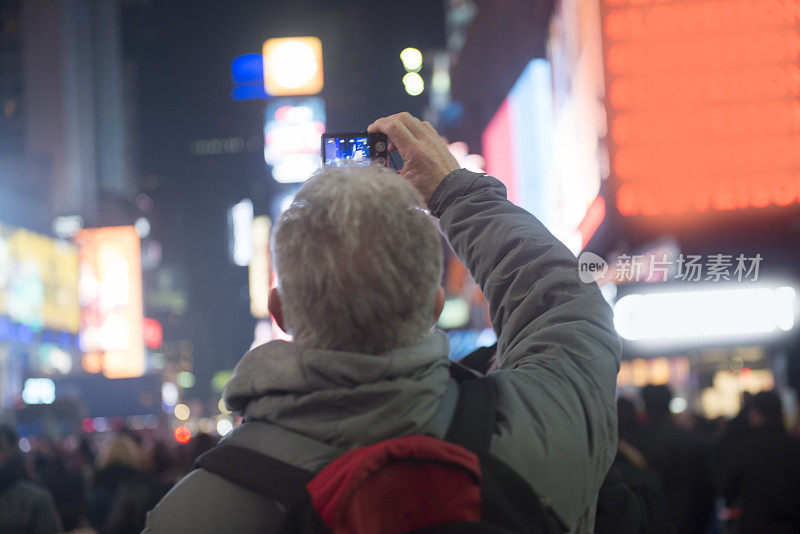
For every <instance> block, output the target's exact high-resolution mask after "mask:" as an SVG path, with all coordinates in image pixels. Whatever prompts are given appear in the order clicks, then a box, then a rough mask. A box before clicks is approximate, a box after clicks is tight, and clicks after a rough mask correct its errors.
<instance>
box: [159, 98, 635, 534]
mask: <svg viewBox="0 0 800 534" xmlns="http://www.w3.org/2000/svg"><path fill="white" fill-rule="evenodd" d="M369 130H370V131H372V132H382V133H385V134H387V135H388V137H389V139H390V140H391V144H392V147H394V148H396V149H397V150H398V151H399V153H400V156H401V157H402V158H403V161H404V162H405V164H404V167H403V169H402V171H401V173H400V174H399V175H398V174H397V173H396V172H393V171H390V170H388V169H382V168H377V167H374V166H367V167H342V168H336V167H327V168H323V169H321V170H320V171H319V172H318V173H317V174H316V175H315V176H314V177H312V178H311V179H310V180H308V181H307V182H306V183H305V184H304V185H303V186H302V187H301V189H300V191H299V192H298V193H297V195H296V196H295V199H294V201H293V203H292V205H291V206H290V207H289V208H288V209H287V210H286V212H285V213H284V214H283V215H282V216H281V219H280V221H279V223H278V225H277V228H276V230H275V232H274V235H273V237H272V239H271V242H272V245H273V258H274V260H275V265H276V268H277V274H278V287H277V288H276V289H275V290H273V291H272V292H271V294H270V298H269V302H270V309H271V311H272V314H273V316H274V317H275V320H276V321H277V322H278V324H279V325H280V326H281V327H282V328H283V329H284V330H286V331H288V332H290V333H291V334H292V335H293V336H294V341H293V342H285V341H273V342H270V343H267V344H265V345H262V346H259V347H257V348H255V349H253V350H251V351H250V352H249V353H247V354H246V355H245V356H244V358H243V359H242V360H241V361H240V362H239V364H238V365H237V366H236V369H235V371H234V375H233V377H232V379H231V380H230V382H229V383H228V385H227V387H226V389H225V393H224V397H225V402H226V404H227V405H228V407H230V408H232V409H233V410H235V411H236V412H238V413H240V414H243V415H244V417H245V422H244V424H242V425H240V426H239V427H237V428H236V429H234V430H233V431H232V432H231V433H229V434H228V436H226V438H225V439H224V440H223V441H222V442H223V443H225V444H231V445H237V446H239V447H245V448H249V449H251V450H255V451H256V452H261V453H264V454H266V455H269V456H271V457H273V458H276V459H278V460H280V461H283V462H286V463H289V464H290V465H294V466H297V467H300V468H303V469H306V470H310V471H318V470H319V469H321V468H322V467H323V466H324V465H326V464H327V463H328V462H330V461H331V460H332V459H334V458H335V456H333V454H334V451H341V450H343V449H344V450H347V449H352V448H356V447H362V446H365V445H367V444H371V443H376V442H379V441H382V440H385V439H388V438H393V437H398V436H404V435H409V434H426V435H430V436H434V437H437V438H442V437H444V436H445V433H446V431H447V429H448V426H449V423H450V420H451V417H452V414H453V411H454V407H455V405H456V400H457V397H458V395H459V386H458V384H456V383H455V382H454V381H453V380H451V378H450V372H449V361H448V346H447V338H446V336H445V335H444V333H443V332H441V331H436V330H432V325H433V324H435V321H436V318H437V316H438V314H439V312H440V311H441V309H442V306H443V303H444V292H443V290H442V289H441V287H439V282H440V278H441V272H442V248H441V241H440V237H439V232H438V230H437V226H436V223H435V221H434V219H433V218H436V219H438V221H439V225H440V226H441V229H442V231H443V232H444V234H445V235H446V237H447V238H448V240H449V242H450V244H451V245H452V247H453V249H454V250H455V251H456V253H457V254H458V256H459V258H460V259H461V260H462V261H463V262H464V264H465V265H466V266H468V268H469V270H470V272H471V274H472V275H473V277H474V278H475V280H476V281H477V282H478V283H479V284H480V285H481V288H482V289H483V292H484V295H485V296H486V298H487V301H488V302H489V307H490V313H491V319H492V324H493V326H494V329H495V332H497V334H498V338H499V339H498V345H497V367H498V371H497V372H495V373H493V374H492V375H490V378H491V379H492V380H493V381H494V382H495V383H496V384H497V390H498V391H497V395H498V398H497V412H498V418H497V423H496V425H495V428H494V433H493V435H492V436H491V447H490V449H491V452H492V453H493V454H494V455H495V456H497V457H498V458H500V459H502V460H503V461H505V463H507V464H508V465H509V466H511V467H512V468H513V469H515V470H516V471H517V472H518V473H519V474H520V475H521V476H522V477H523V478H524V479H525V480H526V481H527V482H528V483H529V484H530V485H531V486H532V487H533V488H534V490H535V491H536V492H537V493H538V495H539V496H541V498H542V499H544V500H546V501H547V502H549V503H550V506H551V507H552V509H553V510H554V511H555V513H556V514H557V515H558V517H559V518H560V519H561V520H562V521H563V522H564V523H565V525H566V526H567V527H568V530H569V532H591V531H592V530H593V526H594V518H595V507H596V502H597V495H598V491H599V489H600V486H601V484H602V481H603V479H604V477H605V475H606V473H607V472H608V469H609V467H610V466H611V463H612V461H613V459H614V456H615V454H616V451H617V429H616V425H617V421H616V414H615V412H616V408H615V401H614V394H615V388H616V375H617V373H618V370H619V361H620V343H619V339H618V337H617V335H616V332H615V330H614V326H613V321H612V313H611V310H610V308H609V306H608V305H607V303H606V302H605V301H604V299H603V297H602V296H601V294H600V292H599V290H598V288H597V286H596V284H587V283H583V282H582V281H581V280H580V278H579V276H578V267H577V262H576V259H575V256H574V255H573V254H572V253H571V252H570V251H569V250H568V249H567V248H566V247H565V246H564V245H563V244H562V243H560V242H559V241H558V240H557V239H556V238H555V237H553V235H552V234H550V232H548V231H547V230H546V229H545V227H544V226H543V225H542V224H541V223H540V222H538V221H537V220H536V219H535V218H534V217H533V216H532V215H530V214H529V213H527V212H526V211H524V210H522V209H521V208H519V207H517V206H515V205H513V204H512V203H511V202H509V201H508V200H507V199H506V190H505V187H504V186H503V184H502V183H501V182H500V181H498V180H496V179H495V178H492V177H489V176H485V175H484V174H483V173H473V172H470V171H467V170H465V169H459V166H458V164H457V163H456V160H455V159H454V158H453V156H452V155H451V154H450V152H449V151H448V150H447V147H446V145H445V144H444V142H443V141H442V140H441V138H440V137H439V135H438V134H437V133H436V131H435V130H434V128H433V127H432V126H431V125H430V124H428V123H426V122H421V121H419V120H418V119H416V118H415V117H413V116H411V115H410V114H408V113H401V114H397V115H392V116H389V117H385V118H381V119H379V120H377V121H376V122H375V123H373V124H372V125H371V126H370V128H369ZM481 380H486V379H481ZM337 454H338V452H337ZM265 476H268V475H265ZM282 514H283V512H282V511H281V507H279V506H278V505H277V503H275V502H274V501H269V500H266V501H265V498H264V497H262V496H260V495H257V494H255V493H253V492H250V491H248V490H246V489H244V488H241V487H239V486H237V485H235V484H233V483H231V482H228V481H227V480H225V479H223V478H221V477H219V476H217V475H214V474H212V473H210V472H208V471H206V470H204V469H198V470H195V471H193V472H192V473H191V474H189V475H188V476H187V477H186V478H184V479H183V480H182V481H181V482H180V483H179V484H178V485H177V486H176V487H175V488H174V489H173V490H172V491H170V493H168V494H167V495H166V497H165V498H164V499H163V500H162V501H161V503H160V504H159V505H158V506H157V507H156V508H155V509H154V510H153V511H151V512H150V513H149V514H148V522H147V524H148V528H147V529H146V531H147V532H170V533H180V532H208V531H210V530H211V529H214V528H219V529H222V530H225V531H228V532H261V533H265V532H274V531H275V529H276V528H277V526H278V524H279V522H280V520H281V518H282Z"/></svg>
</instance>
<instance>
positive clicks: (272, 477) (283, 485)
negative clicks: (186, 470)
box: [195, 444, 315, 508]
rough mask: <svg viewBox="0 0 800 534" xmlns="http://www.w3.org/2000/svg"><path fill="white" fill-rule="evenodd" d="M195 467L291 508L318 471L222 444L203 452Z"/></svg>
mask: <svg viewBox="0 0 800 534" xmlns="http://www.w3.org/2000/svg"><path fill="white" fill-rule="evenodd" d="M195 467H201V468H203V469H205V470H206V471H209V472H211V473H214V474H215V475H218V476H221V477H222V478H224V479H225V480H228V481H230V482H233V483H234V484H237V485H239V486H242V487H243V488H247V489H249V490H251V491H254V492H256V493H259V494H261V495H266V496H268V497H271V498H273V499H275V500H276V501H278V502H280V503H282V504H283V505H284V506H286V507H287V508H288V507H290V506H291V505H293V504H294V503H296V502H298V501H299V500H301V499H302V498H303V497H304V496H305V494H306V484H308V483H309V482H310V481H311V479H312V478H314V476H315V475H314V473H311V472H310V471H306V470H305V469H300V468H299V467H295V466H293V465H289V464H287V463H285V462H281V461H280V460H276V459H275V458H271V457H269V456H267V455H265V454H262V453H260V452H257V451H254V450H252V449H248V448H246V447H240V446H238V445H226V444H222V445H218V446H216V447H214V448H213V449H211V450H210V451H208V452H206V453H204V454H202V455H200V457H199V458H198V459H197V461H196V462H195Z"/></svg>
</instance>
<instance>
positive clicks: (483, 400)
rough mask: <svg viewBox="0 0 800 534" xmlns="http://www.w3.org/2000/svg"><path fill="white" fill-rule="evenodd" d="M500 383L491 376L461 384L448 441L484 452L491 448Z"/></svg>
mask: <svg viewBox="0 0 800 534" xmlns="http://www.w3.org/2000/svg"><path fill="white" fill-rule="evenodd" d="M496 409H497V386H496V384H495V383H494V380H493V379H492V377H491V376H486V377H483V378H478V379H475V380H469V381H467V382H462V383H460V384H459V385H458V403H457V404H456V409H455V413H453V420H452V421H451V423H450V428H449V429H448V430H447V435H445V438H444V439H445V440H447V441H450V442H453V443H458V444H459V445H463V446H464V447H466V448H467V449H469V450H471V451H473V452H477V453H481V452H487V451H488V450H489V444H490V442H491V440H492V435H493V434H494V423H495V419H496Z"/></svg>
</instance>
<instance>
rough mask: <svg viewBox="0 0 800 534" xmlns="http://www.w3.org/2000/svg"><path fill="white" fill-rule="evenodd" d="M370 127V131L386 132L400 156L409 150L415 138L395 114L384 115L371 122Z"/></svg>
mask: <svg viewBox="0 0 800 534" xmlns="http://www.w3.org/2000/svg"><path fill="white" fill-rule="evenodd" d="M369 127H370V128H372V129H371V130H369V131H371V132H381V133H384V134H386V135H387V136H388V137H389V139H390V140H391V142H392V144H393V145H394V146H395V147H396V148H397V150H398V151H399V152H400V155H401V156H402V155H403V153H404V152H407V151H408V150H411V148H412V146H413V145H414V143H416V138H415V137H414V136H413V135H412V134H411V132H409V131H408V128H406V126H405V124H403V122H401V121H400V120H399V119H398V118H397V116H396V115H392V116H391V117H384V118H382V119H378V120H377V121H375V122H373V123H372V124H370V126H369Z"/></svg>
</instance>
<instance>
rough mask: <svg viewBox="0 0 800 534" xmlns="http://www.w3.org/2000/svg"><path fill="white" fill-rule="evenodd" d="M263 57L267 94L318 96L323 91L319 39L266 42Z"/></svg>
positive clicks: (320, 43)
mask: <svg viewBox="0 0 800 534" xmlns="http://www.w3.org/2000/svg"><path fill="white" fill-rule="evenodd" d="M262 55H263V56H264V88H265V89H266V91H267V93H268V94H270V95H272V96H290V95H315V94H317V93H319V92H320V91H322V85H323V75H322V42H321V41H320V40H319V39H318V38H317V37H282V38H278V39H267V40H266V41H264V45H263V48H262Z"/></svg>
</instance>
